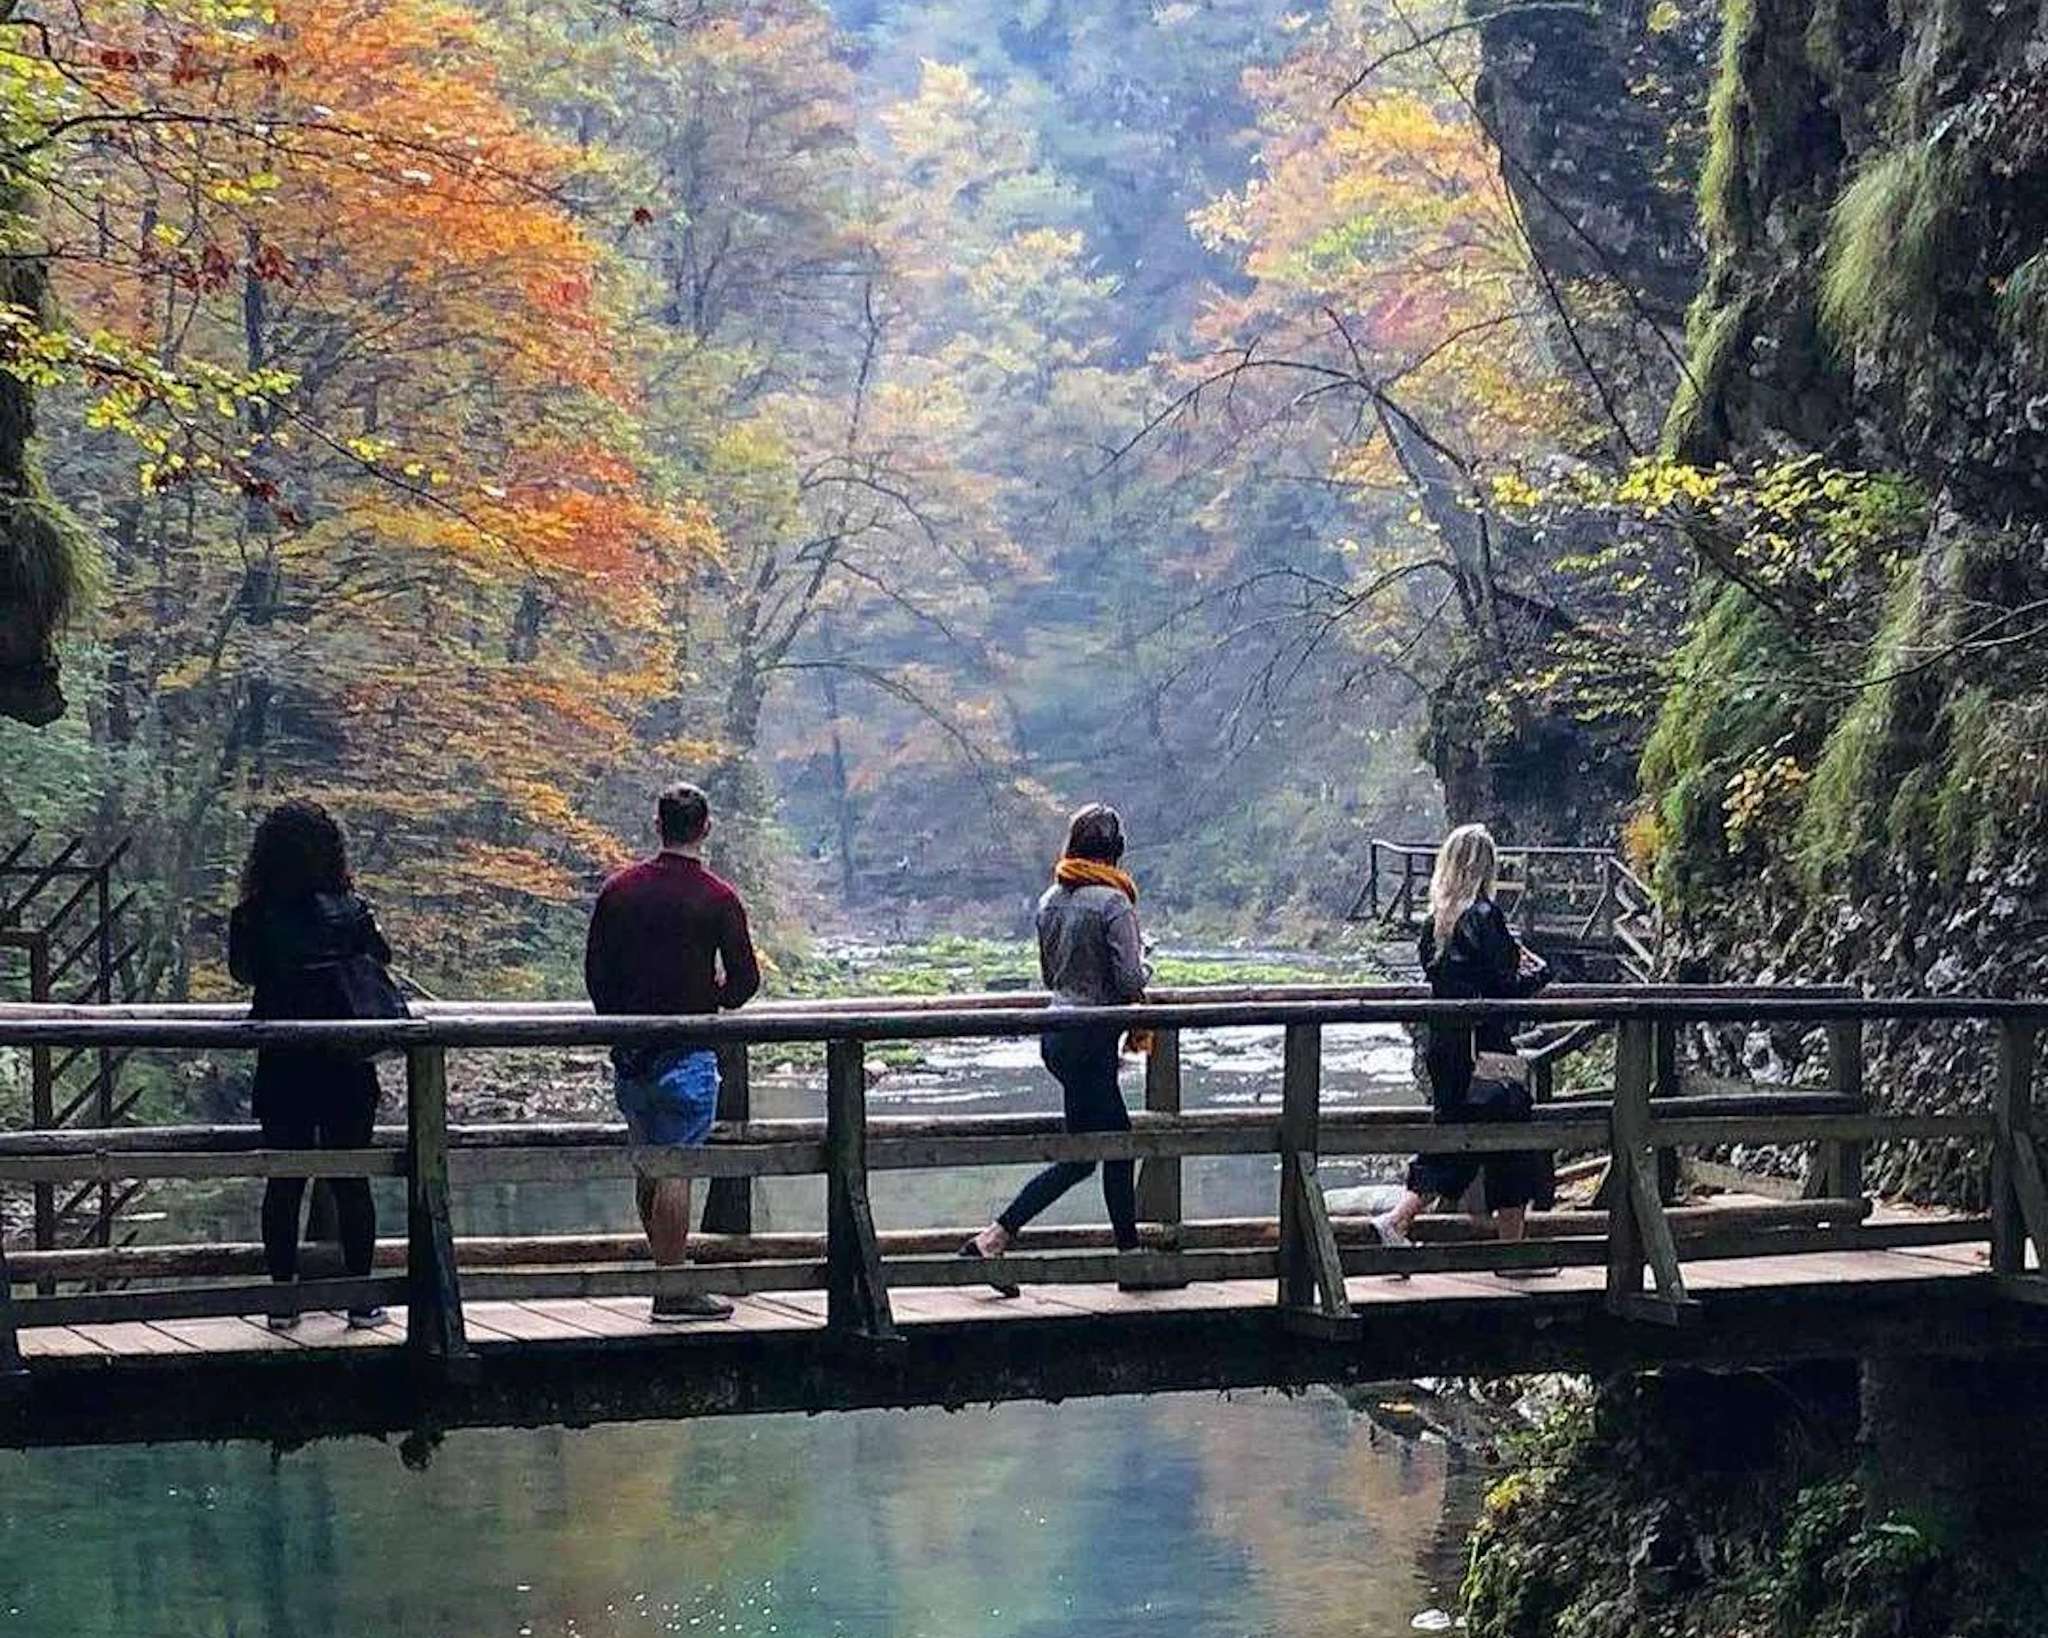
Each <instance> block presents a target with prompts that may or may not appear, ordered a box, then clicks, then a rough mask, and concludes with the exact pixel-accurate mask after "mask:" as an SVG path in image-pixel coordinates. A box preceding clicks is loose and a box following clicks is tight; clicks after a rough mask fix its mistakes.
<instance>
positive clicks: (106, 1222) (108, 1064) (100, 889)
mask: <svg viewBox="0 0 2048 1638" xmlns="http://www.w3.org/2000/svg"><path fill="white" fill-rule="evenodd" d="M113 876H114V869H113V866H112V864H111V863H109V862H107V861H104V860H103V861H101V863H100V867H99V869H98V871H97V872H96V873H95V875H94V881H93V888H94V900H93V905H94V909H95V910H96V911H97V912H98V915H99V926H98V927H97V928H96V929H95V930H94V933H93V937H94V940H95V941H96V947H95V951H94V965H95V966H97V967H98V968H99V976H98V980H97V982H96V983H95V984H94V985H93V995H94V997H95V998H96V999H97V1000H98V1001H99V1003H100V1005H101V1006H103V1007H104V1006H110V1005H112V1004H113V1000H114V884H113ZM96 1068H97V1069H98V1072H99V1097H98V1099H97V1108H96V1110H95V1114H96V1115H97V1117H98V1120H99V1124H100V1127H101V1128H102V1129H103V1130H104V1129H105V1128H106V1127H109V1126H112V1125H113V1124H114V1055H113V1053H112V1052H110V1051H108V1050H107V1048H105V1047H101V1048H100V1050H99V1055H98V1058H97V1060H96ZM93 1239H94V1241H95V1243H96V1244H99V1245H102V1246H110V1245H112V1244H113V1243H114V1183H113V1179H111V1178H109V1179H108V1180H107V1181H106V1182H104V1183H102V1184H101V1185H100V1210H99V1222H98V1224H97V1225H96V1232H95V1234H94V1236H93Z"/></svg>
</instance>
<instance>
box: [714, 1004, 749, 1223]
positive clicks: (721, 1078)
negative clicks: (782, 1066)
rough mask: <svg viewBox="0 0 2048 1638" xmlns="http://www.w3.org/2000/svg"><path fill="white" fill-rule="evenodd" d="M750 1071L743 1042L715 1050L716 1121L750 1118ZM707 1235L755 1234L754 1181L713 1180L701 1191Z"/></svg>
mask: <svg viewBox="0 0 2048 1638" xmlns="http://www.w3.org/2000/svg"><path fill="white" fill-rule="evenodd" d="M753 1103H754V1092H753V1080H752V1069H751V1065H750V1063H749V1060H748V1056H747V1044H746V1042H744V1041H727V1042H725V1043H724V1044H723V1045H721V1046H720V1047H719V1049H718V1118H719V1119H720V1120H722V1121H731V1122H733V1123H734V1124H735V1125H739V1124H743V1123H745V1122H746V1121H747V1120H749V1119H750V1118H752V1115H753ZM704 1232H705V1233H706V1234H752V1233H753V1232H754V1180H753V1179H752V1178H751V1177H714V1178H713V1179H712V1180H711V1184H710V1187H709V1188H707V1189H706V1190H705V1191H704Z"/></svg>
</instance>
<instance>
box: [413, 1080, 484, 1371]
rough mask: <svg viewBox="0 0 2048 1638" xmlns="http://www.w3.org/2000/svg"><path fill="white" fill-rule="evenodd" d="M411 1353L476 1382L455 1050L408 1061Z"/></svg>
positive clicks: (427, 1366) (433, 1367)
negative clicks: (467, 1325) (454, 1108)
mask: <svg viewBox="0 0 2048 1638" xmlns="http://www.w3.org/2000/svg"><path fill="white" fill-rule="evenodd" d="M405 1129H406V1143H407V1154H406V1192H405V1204H406V1245H407V1255H406V1280H407V1287H406V1299H405V1302H406V1323H405V1332H406V1336H405V1340H406V1347H407V1349H408V1350H409V1351H410V1353H411V1355H412V1362H413V1366H414V1368H415V1370H417V1371H419V1372H420V1373H421V1374H422V1375H423V1376H428V1377H438V1378H440V1379H441V1380H443V1381H468V1380H473V1379H474V1377H475V1373H476V1356H475V1355H474V1354H473V1353H471V1352H470V1347H469V1337H468V1334H467V1332H466V1331H465V1330H464V1329H463V1323H462V1282H461V1280H460V1279H459V1278H458V1276H457V1273H456V1268H455V1230H454V1226H453V1224H452V1223H451V1222H450V1220H449V1211H448V1050H447V1048H445V1047H438V1046H423V1047H413V1048H412V1049H411V1050H409V1051H408V1052H407V1053H406V1058H405Z"/></svg>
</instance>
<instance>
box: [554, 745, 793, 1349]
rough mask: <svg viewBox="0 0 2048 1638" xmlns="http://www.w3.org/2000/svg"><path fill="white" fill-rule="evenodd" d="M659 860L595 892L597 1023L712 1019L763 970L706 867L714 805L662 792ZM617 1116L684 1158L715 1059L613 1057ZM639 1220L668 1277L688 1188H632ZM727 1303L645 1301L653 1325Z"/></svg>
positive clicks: (642, 1183)
mask: <svg viewBox="0 0 2048 1638" xmlns="http://www.w3.org/2000/svg"><path fill="white" fill-rule="evenodd" d="M656 820H657V823H658V824H659V827H660V831H661V851H660V852H659V853H657V854H655V855H654V857H653V858H651V859H643V860H641V861H640V863H638V864H636V865H628V866H627V867H626V868H625V869H624V870H621V871H620V872H619V873H618V874H617V875H615V876H613V877H612V878H611V879H610V880H609V881H607V882H606V883H605V884H604V887H603V889H602V890H601V891H600V892H599V893H598V895H597V908H596V909H595V910H594V911H593V912H592V913H591V917H590V937H589V940H588V941H587V942H586V944H585V945H584V949H583V983H584V987H585V988H586V989H588V990H589V991H590V1001H591V1005H592V1006H594V1007H595V1008H596V1009H597V1010H598V1011H599V1012H600V1013H612V1014H630V1015H643V1016H644V1015H690V1014H696V1013H705V1014H711V1013H716V1012H718V1011H720V1010H721V1009H723V1008H730V1007H737V1006H740V1005H741V1004H743V1003H744V1002H745V1001H746V1000H747V999H748V998H749V997H750V996H752V995H753V993H754V992H755V991H756V990H758V989H759V988H760V987H761V968H760V964H759V963H758V962H757V961H756V960H755V958H754V941H753V939H752V937H751V936H750V935H749V934H748V932H747V911H746V906H744V905H743V904H741V903H740V896H739V894H737V893H735V892H734V891H733V890H732V888H731V887H730V886H728V885H727V884H726V883H725V882H723V881H721V880H719V878H718V877H716V876H714V875H712V873H711V872H710V871H708V870H706V869H705V868H704V839H705V837H706V836H708V835H709V834H710V831H711V804H710V802H709V801H708V800H707V799H706V797H705V795H704V793H703V792H702V791H700V790H699V789H698V788H697V787H696V786H695V785H671V786H670V787H669V788H668V789H667V790H665V791H663V792H662V793H661V797H660V800H659V802H658V803H657V805H656ZM612 1068H613V1071H614V1074H615V1077H616V1081H617V1091H618V1099H619V1108H620V1110H621V1111H622V1112H623V1113H624V1114H625V1117H626V1130H627V1132H628V1133H629V1134H630V1135H631V1137H632V1140H633V1142H634V1143H636V1144H639V1145H641V1146H643V1147H666V1148H693V1147H695V1146H696V1145H698V1144H701V1143H702V1142H703V1141H704V1140H705V1138H706V1137H707V1136H708V1135H709V1134H710V1131H711V1122H712V1119H713V1117H714V1116H715V1115H716V1114H717V1111H718V1056H717V1054H716V1053H715V1052H713V1051H712V1050H711V1049H710V1048H709V1047H708V1046H702V1045H698V1044H696V1043H685V1044H684V1045H681V1046H676V1047H629V1046H621V1047H614V1048H613V1049H612ZM637 1194H638V1200H639V1206H640V1222H641V1225H642V1227H644V1228H645V1229H646V1230H647V1243H648V1245H649V1246H651V1247H652V1248H653V1251H654V1261H655V1264H656V1266H658V1267H661V1268H673V1267H676V1266H677V1265H679V1264H680V1263H681V1262H682V1260H683V1253H684V1251H685V1249H686V1248H687V1247H688V1244H689V1239H690V1180H689V1179H688V1178H687V1177H647V1176H644V1175H643V1176H642V1177H641V1178H640V1179H639V1180H638V1191H637ZM731 1312H732V1304H731V1303H729V1302H727V1301H726V1300H725V1299H724V1298H722V1297H714V1296H711V1295H709V1294H708V1293H704V1292H692V1293H690V1294H688V1295H686V1296H679V1297H672V1296H658V1297H656V1298H655V1299H654V1320H655V1323H656V1324H658V1325H668V1324H676V1323H679V1322H681V1321H684V1320H693V1319H723V1318H724V1317H725V1316H726V1315H728V1314H730V1313H731Z"/></svg>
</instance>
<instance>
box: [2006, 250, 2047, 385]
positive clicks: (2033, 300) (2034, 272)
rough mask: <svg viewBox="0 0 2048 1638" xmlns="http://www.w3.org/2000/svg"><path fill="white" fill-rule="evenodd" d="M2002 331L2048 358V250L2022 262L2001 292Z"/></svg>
mask: <svg viewBox="0 0 2048 1638" xmlns="http://www.w3.org/2000/svg"><path fill="white" fill-rule="evenodd" d="M1998 333H1999V334H2000V335H2001V336H2003V337H2004V338H2005V340H2007V341H2009V342H2011V343H2012V344H2013V345H2014V346H2015V347H2020V348H2023V349H2025V350H2026V351H2027V352H2029V353H2031V354H2032V355H2033V356H2034V357H2035V358H2036V359H2043V358H2048V251H2042V252H2041V253H2040V254H2039V255H2036V256H2033V257H2030V258H2029V259H2028V260H2026V261H2024V262H2022V263H2021V264H2020V265H2019V267H2018V269H2017V270H2015V272H2014V273H2013V275H2012V277H2011V278H2009V279H2007V280H2006V281H2005V285H2004V288H2002V289H2001V290H2000V291H1999V292H1998Z"/></svg>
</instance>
